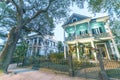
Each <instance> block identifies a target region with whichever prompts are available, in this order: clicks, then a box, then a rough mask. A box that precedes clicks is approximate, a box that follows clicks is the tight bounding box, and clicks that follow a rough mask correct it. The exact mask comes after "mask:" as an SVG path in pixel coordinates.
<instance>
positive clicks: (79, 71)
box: [39, 59, 120, 80]
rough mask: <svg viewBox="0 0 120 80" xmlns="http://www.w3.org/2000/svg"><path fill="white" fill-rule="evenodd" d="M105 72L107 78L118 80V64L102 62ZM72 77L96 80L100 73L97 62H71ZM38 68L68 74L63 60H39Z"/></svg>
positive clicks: (115, 62) (119, 71)
mask: <svg viewBox="0 0 120 80" xmlns="http://www.w3.org/2000/svg"><path fill="white" fill-rule="evenodd" d="M103 62H104V67H105V71H106V73H107V75H108V77H109V78H114V79H113V80H117V79H118V80H119V79H120V76H119V75H120V62H118V61H109V60H104V61H103ZM72 63H73V64H72V65H73V70H74V76H77V77H82V78H86V80H97V79H98V76H99V75H98V74H99V72H100V71H101V70H100V67H99V66H100V65H99V62H98V61H90V60H80V61H77V60H72ZM39 67H40V68H49V69H53V70H58V71H61V72H67V73H69V63H68V60H65V59H53V60H50V59H47V60H46V59H40V61H39Z"/></svg>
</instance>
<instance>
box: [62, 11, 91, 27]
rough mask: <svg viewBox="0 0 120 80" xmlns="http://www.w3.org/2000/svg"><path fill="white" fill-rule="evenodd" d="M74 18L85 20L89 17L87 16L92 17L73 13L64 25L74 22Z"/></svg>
mask: <svg viewBox="0 0 120 80" xmlns="http://www.w3.org/2000/svg"><path fill="white" fill-rule="evenodd" d="M74 18H77V21H81V20H84V19H87V18H90V17H88V16H84V15H80V14H76V13H73V14H72V15H71V16H70V17H69V18H68V20H67V21H66V22H65V23H64V24H63V25H67V24H71V23H73V21H72V19H74ZM77 21H76V22H77Z"/></svg>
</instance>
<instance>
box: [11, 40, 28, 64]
mask: <svg viewBox="0 0 120 80" xmlns="http://www.w3.org/2000/svg"><path fill="white" fill-rule="evenodd" d="M27 49H28V45H27V43H26V42H25V41H24V42H22V43H20V44H18V46H17V48H16V50H15V53H14V55H13V62H17V63H23V61H24V60H25V58H26V53H27Z"/></svg>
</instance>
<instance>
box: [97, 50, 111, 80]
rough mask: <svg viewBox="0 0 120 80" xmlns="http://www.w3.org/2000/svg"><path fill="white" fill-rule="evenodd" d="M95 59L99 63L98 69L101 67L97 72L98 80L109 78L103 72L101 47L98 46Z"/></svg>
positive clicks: (107, 79)
mask: <svg viewBox="0 0 120 80" xmlns="http://www.w3.org/2000/svg"><path fill="white" fill-rule="evenodd" d="M97 59H98V61H99V65H100V69H101V71H100V72H99V74H98V78H99V79H100V80H109V78H108V76H107V73H106V72H105V68H104V63H103V60H102V49H101V48H99V49H98V50H97Z"/></svg>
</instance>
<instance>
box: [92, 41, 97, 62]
mask: <svg viewBox="0 0 120 80" xmlns="http://www.w3.org/2000/svg"><path fill="white" fill-rule="evenodd" d="M91 45H92V47H93V48H95V45H94V42H93V41H91ZM93 54H94V56H95V60H97V56H96V52H93Z"/></svg>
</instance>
